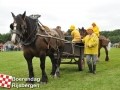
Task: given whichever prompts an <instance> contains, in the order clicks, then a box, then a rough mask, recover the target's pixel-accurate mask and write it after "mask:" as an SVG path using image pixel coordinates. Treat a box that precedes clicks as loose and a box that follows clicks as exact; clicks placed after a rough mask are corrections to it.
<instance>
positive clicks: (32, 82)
mask: <svg viewBox="0 0 120 90" xmlns="http://www.w3.org/2000/svg"><path fill="white" fill-rule="evenodd" d="M26 83H28V84H34V81H29V80H27V81H26Z"/></svg>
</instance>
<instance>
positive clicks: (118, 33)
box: [100, 29, 120, 43]
mask: <svg viewBox="0 0 120 90" xmlns="http://www.w3.org/2000/svg"><path fill="white" fill-rule="evenodd" d="M100 33H101V35H104V36H106V37H107V38H109V39H110V40H111V42H112V43H118V42H120V29H116V30H114V31H101V32H100Z"/></svg>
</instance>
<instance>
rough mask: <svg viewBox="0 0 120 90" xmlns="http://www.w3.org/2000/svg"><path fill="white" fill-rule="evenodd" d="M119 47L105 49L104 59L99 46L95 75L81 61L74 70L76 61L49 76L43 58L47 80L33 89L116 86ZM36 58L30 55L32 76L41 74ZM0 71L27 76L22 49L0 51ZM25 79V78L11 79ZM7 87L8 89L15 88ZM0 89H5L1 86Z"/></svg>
mask: <svg viewBox="0 0 120 90" xmlns="http://www.w3.org/2000/svg"><path fill="white" fill-rule="evenodd" d="M119 53H120V48H117V49H116V48H112V49H111V51H110V52H109V56H110V61H109V62H105V60H104V58H105V52H104V50H103V49H102V50H101V57H100V61H99V62H98V63H97V73H96V75H93V74H90V73H87V71H88V67H87V65H85V68H84V70H83V71H78V67H77V65H70V64H66V65H64V64H62V65H61V68H60V70H61V77H60V78H53V77H51V76H50V72H51V62H50V60H49V58H47V60H46V72H47V75H48V78H49V82H48V83H47V84H46V85H42V84H40V85H39V88H33V89H34V90H120V54H119ZM39 62H40V60H39V59H38V58H34V60H33V66H34V73H35V77H36V78H40V77H41V70H40V68H39ZM0 73H2V74H7V75H11V76H14V77H17V78H27V77H28V69H27V64H26V61H25V59H24V58H23V55H22V52H0ZM15 83H19V84H20V83H25V82H15ZM36 84H39V83H36ZM18 89H19V90H29V88H18ZM18 89H17V88H11V90H18ZM0 90H6V88H1V87H0Z"/></svg>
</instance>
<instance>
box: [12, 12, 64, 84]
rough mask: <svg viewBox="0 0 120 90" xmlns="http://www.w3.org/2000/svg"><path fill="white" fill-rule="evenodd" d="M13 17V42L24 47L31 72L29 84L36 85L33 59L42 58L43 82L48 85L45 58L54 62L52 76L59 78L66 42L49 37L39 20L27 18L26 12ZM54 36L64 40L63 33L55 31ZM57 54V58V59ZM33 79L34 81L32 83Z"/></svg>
mask: <svg viewBox="0 0 120 90" xmlns="http://www.w3.org/2000/svg"><path fill="white" fill-rule="evenodd" d="M12 16H13V19H14V21H13V23H12V24H11V25H10V28H11V30H12V38H11V40H12V42H13V43H16V42H19V43H21V44H22V47H23V54H24V58H25V59H26V61H27V65H28V70H29V80H28V81H27V82H29V83H34V80H33V79H34V72H33V65H32V59H33V57H38V58H40V61H41V63H40V68H41V70H42V77H41V82H43V83H47V81H48V77H47V74H46V71H45V58H46V56H49V57H50V59H51V62H52V72H51V75H53V76H59V74H60V73H59V66H60V62H61V58H60V57H61V52H62V50H63V47H64V42H63V41H61V40H57V39H55V38H52V36H50V35H49V36H50V37H49V36H48V33H46V31H45V30H43V29H42V27H41V26H40V25H39V24H38V19H35V18H31V17H28V16H26V12H24V13H23V14H19V15H17V16H15V15H14V14H13V13H12ZM53 32H56V34H55V35H54V36H55V37H58V38H62V39H63V38H64V37H63V33H62V31H59V30H54V31H53ZM56 54H57V57H55V56H56ZM31 79H32V81H31Z"/></svg>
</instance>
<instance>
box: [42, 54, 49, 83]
mask: <svg viewBox="0 0 120 90" xmlns="http://www.w3.org/2000/svg"><path fill="white" fill-rule="evenodd" d="M45 58H46V55H45V54H42V55H40V61H41V63H40V68H41V70H42V78H41V83H47V82H48V77H47V74H46V72H45Z"/></svg>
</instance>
